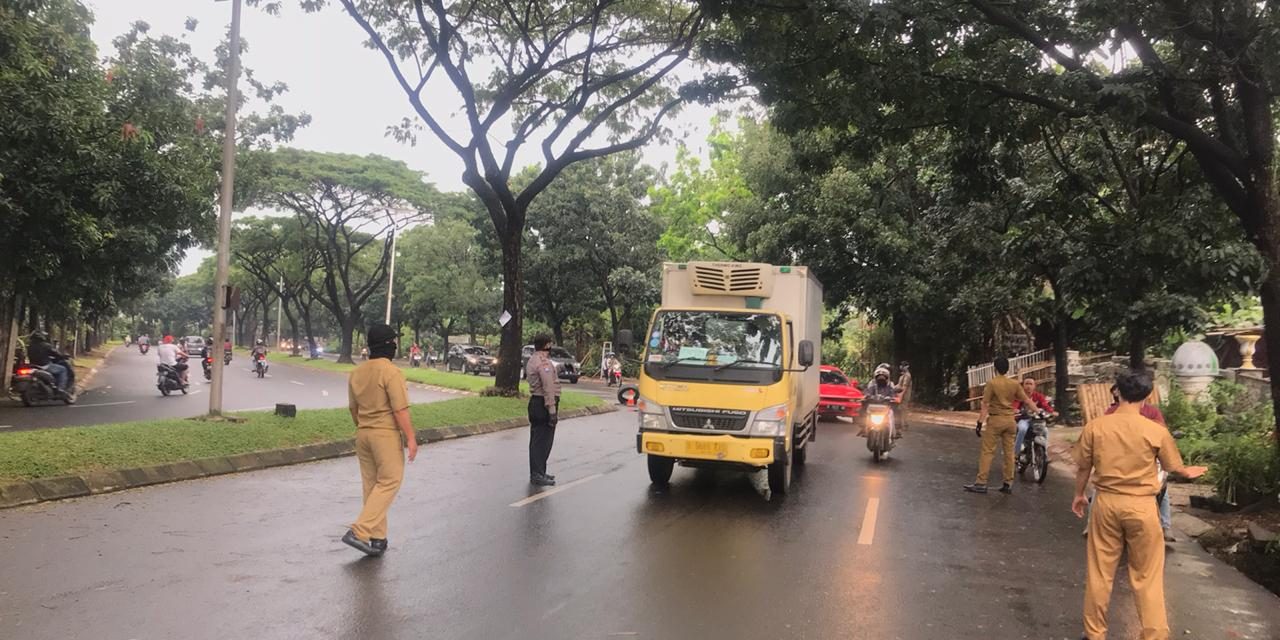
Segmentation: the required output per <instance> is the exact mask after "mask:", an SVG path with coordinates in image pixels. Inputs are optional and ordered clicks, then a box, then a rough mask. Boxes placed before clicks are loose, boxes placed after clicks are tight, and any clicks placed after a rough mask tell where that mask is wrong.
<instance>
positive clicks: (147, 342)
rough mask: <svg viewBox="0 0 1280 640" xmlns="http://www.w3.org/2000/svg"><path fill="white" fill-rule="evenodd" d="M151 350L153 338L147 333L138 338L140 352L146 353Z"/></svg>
mask: <svg viewBox="0 0 1280 640" xmlns="http://www.w3.org/2000/svg"><path fill="white" fill-rule="evenodd" d="M150 348H151V336H149V335H147V334H145V333H144V334H142V335H140V336H138V351H140V352H142V353H146V351H147V349H150Z"/></svg>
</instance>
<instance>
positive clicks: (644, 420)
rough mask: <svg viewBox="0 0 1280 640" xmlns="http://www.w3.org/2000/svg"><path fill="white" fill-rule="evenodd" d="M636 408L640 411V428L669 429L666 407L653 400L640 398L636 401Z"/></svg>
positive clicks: (648, 429) (644, 429)
mask: <svg viewBox="0 0 1280 640" xmlns="http://www.w3.org/2000/svg"><path fill="white" fill-rule="evenodd" d="M636 409H637V410H639V412H640V429H641V430H642V431H667V430H668V429H669V426H668V425H667V410H666V407H664V406H662V405H660V404H658V403H656V402H654V401H652V400H646V399H644V398H640V399H639V401H638V402H636Z"/></svg>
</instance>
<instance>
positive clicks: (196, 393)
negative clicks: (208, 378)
mask: <svg viewBox="0 0 1280 640" xmlns="http://www.w3.org/2000/svg"><path fill="white" fill-rule="evenodd" d="M201 393H204V389H196V390H195V391H192V392H191V393H188V394H187V395H189V396H198V395H200V394H201Z"/></svg>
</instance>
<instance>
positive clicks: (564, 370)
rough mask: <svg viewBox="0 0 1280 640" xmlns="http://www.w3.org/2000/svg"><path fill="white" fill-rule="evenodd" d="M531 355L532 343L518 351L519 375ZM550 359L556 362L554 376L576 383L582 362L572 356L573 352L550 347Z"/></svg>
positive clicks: (580, 373) (521, 374) (522, 372)
mask: <svg viewBox="0 0 1280 640" xmlns="http://www.w3.org/2000/svg"><path fill="white" fill-rule="evenodd" d="M531 356H533V345H531V344H526V345H525V346H524V349H522V350H521V352H520V376H521V377H523V376H524V368H525V365H527V364H529V358H530V357H531ZM551 361H552V362H554V363H555V364H556V377H557V378H560V379H561V380H568V381H569V384H578V377H579V376H581V375H582V363H580V362H578V361H577V360H575V359H574V358H573V354H571V353H569V351H568V350H567V349H565V348H563V347H551Z"/></svg>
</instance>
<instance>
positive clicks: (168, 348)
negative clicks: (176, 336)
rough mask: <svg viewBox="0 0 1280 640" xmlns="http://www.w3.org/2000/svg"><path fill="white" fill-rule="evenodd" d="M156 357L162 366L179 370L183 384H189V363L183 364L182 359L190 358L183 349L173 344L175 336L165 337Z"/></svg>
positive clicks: (157, 349)
mask: <svg viewBox="0 0 1280 640" xmlns="http://www.w3.org/2000/svg"><path fill="white" fill-rule="evenodd" d="M156 355H157V356H159V358H160V364H165V365H169V366H170V367H173V368H174V369H176V370H177V372H178V376H179V377H181V378H182V384H186V383H187V363H185V362H181V361H180V360H181V359H185V358H190V357H191V356H190V355H189V354H187V352H186V351H183V350H182V347H181V346H179V345H176V344H174V343H173V336H165V337H164V338H163V339H161V343H160V346H158V347H156Z"/></svg>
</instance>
